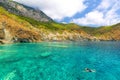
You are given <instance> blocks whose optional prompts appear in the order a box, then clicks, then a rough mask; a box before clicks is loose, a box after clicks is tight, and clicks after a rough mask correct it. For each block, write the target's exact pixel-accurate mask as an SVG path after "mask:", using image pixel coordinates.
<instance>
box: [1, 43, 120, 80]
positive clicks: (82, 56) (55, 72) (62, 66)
mask: <svg viewBox="0 0 120 80" xmlns="http://www.w3.org/2000/svg"><path fill="white" fill-rule="evenodd" d="M85 68H89V69H92V70H94V71H96V72H86V71H85ZM0 80H120V42H43V43H30V44H9V45H1V46H0Z"/></svg>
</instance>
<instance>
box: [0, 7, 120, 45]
mask: <svg viewBox="0 0 120 80" xmlns="http://www.w3.org/2000/svg"><path fill="white" fill-rule="evenodd" d="M54 40H55V41H64V40H70V41H83V40H87V41H88V40H92V41H93V40H95V41H96V40H97V41H100V40H110V41H111V40H120V24H116V25H112V26H106V27H105V26H104V27H99V28H93V27H84V26H78V25H76V24H74V23H70V24H62V23H56V22H54V21H50V22H40V21H37V20H34V19H32V18H29V17H25V16H20V15H16V14H12V13H10V12H8V11H6V9H4V8H3V7H0V42H1V43H6V42H8V43H10V42H40V41H54Z"/></svg>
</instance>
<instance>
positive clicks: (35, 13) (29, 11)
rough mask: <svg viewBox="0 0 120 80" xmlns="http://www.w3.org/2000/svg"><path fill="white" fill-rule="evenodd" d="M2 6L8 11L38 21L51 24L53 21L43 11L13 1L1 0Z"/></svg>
mask: <svg viewBox="0 0 120 80" xmlns="http://www.w3.org/2000/svg"><path fill="white" fill-rule="evenodd" d="M0 5H1V6H2V7H4V8H5V9H6V10H7V11H9V12H11V13H14V14H17V15H20V16H26V17H30V18H33V19H35V20H37V21H42V22H49V21H53V20H52V19H51V18H50V17H48V16H47V15H46V14H44V13H43V12H42V11H41V10H37V9H34V8H31V7H28V6H25V5H23V4H20V3H17V2H15V1H11V0H1V1H0Z"/></svg>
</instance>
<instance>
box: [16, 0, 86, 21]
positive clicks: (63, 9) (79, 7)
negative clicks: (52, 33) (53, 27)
mask: <svg viewBox="0 0 120 80" xmlns="http://www.w3.org/2000/svg"><path fill="white" fill-rule="evenodd" d="M14 1H17V2H20V3H23V4H25V5H28V6H32V7H37V8H38V9H40V10H42V11H43V12H45V13H46V14H47V15H48V16H50V17H51V18H53V19H56V20H62V19H63V18H65V17H72V16H74V15H75V14H76V13H79V12H82V11H83V10H84V9H85V8H86V7H87V6H86V5H85V4H84V1H85V0H14Z"/></svg>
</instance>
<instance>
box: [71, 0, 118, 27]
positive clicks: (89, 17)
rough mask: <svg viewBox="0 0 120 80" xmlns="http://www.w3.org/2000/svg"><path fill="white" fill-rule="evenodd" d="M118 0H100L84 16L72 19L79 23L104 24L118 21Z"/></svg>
mask: <svg viewBox="0 0 120 80" xmlns="http://www.w3.org/2000/svg"><path fill="white" fill-rule="evenodd" d="M119 6H120V0H102V2H101V4H100V5H98V7H97V8H96V9H94V10H93V11H91V12H89V13H87V14H86V15H85V17H82V18H78V19H73V22H75V23H77V24H81V25H95V26H106V25H112V24H116V23H118V22H120V13H119V14H118V13H117V11H118V10H120V7H119Z"/></svg>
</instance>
